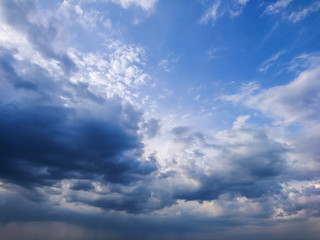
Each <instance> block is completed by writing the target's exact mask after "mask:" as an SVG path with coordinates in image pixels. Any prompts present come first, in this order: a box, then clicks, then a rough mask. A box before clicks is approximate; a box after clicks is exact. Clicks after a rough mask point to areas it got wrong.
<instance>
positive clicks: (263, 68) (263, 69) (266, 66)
mask: <svg viewBox="0 0 320 240" xmlns="http://www.w3.org/2000/svg"><path fill="white" fill-rule="evenodd" d="M284 53H285V51H284V50H282V51H280V52H278V53H276V54H274V55H273V56H272V57H270V58H268V59H267V60H265V61H264V62H263V63H262V64H261V65H260V67H259V68H258V71H260V72H266V71H268V69H269V68H270V67H271V66H272V65H273V64H274V63H275V61H277V60H278V58H279V57H280V56H281V55H283V54H284Z"/></svg>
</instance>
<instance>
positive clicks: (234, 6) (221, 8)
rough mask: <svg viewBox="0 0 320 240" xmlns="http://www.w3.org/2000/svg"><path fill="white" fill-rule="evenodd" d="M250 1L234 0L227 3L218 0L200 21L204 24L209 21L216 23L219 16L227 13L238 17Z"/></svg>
mask: <svg viewBox="0 0 320 240" xmlns="http://www.w3.org/2000/svg"><path fill="white" fill-rule="evenodd" d="M248 2H249V0H237V1H232V2H230V3H228V4H225V2H221V1H220V0H217V1H216V2H215V3H214V4H213V5H212V6H211V7H210V8H209V9H207V11H206V12H205V13H204V14H203V16H202V17H201V19H200V23H202V24H206V23H208V22H212V23H214V22H215V21H216V20H217V19H218V18H220V17H222V16H224V15H225V14H228V15H229V16H230V17H237V16H239V15H240V14H241V13H242V11H243V8H244V7H245V6H246V4H247V3H248Z"/></svg>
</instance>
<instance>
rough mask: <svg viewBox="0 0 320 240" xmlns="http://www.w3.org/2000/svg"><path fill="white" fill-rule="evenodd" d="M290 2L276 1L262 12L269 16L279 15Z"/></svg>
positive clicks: (290, 0)
mask: <svg viewBox="0 0 320 240" xmlns="http://www.w3.org/2000/svg"><path fill="white" fill-rule="evenodd" d="M291 2H292V0H278V1H276V2H275V3H273V4H270V5H268V7H267V8H266V9H265V10H264V13H266V14H269V15H271V14H276V13H280V11H282V10H283V9H285V8H286V7H287V6H288V5H289V4H290V3H291Z"/></svg>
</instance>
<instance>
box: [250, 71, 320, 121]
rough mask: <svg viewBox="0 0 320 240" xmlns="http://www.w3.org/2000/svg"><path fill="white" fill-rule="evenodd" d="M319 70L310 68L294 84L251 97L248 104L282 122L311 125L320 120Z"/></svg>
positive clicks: (274, 88)
mask: <svg viewBox="0 0 320 240" xmlns="http://www.w3.org/2000/svg"><path fill="white" fill-rule="evenodd" d="M319 76H320V67H319V66H318V67H315V68H313V69H308V70H306V71H304V72H302V73H300V74H299V76H298V77H297V78H296V79H295V80H294V81H292V82H291V83H289V84H287V85H284V86H277V87H273V88H270V89H268V90H265V91H263V92H261V93H260V94H257V95H254V96H252V97H250V98H249V99H248V100H247V101H246V105H247V106H249V107H251V108H254V109H258V110H260V111H261V112H263V113H264V114H265V115H268V116H271V117H273V118H275V119H277V120H278V122H279V123H283V124H292V123H311V122H318V120H319V117H320V115H319V111H318V110H317V109H319V107H320V105H319V91H320V85H319Z"/></svg>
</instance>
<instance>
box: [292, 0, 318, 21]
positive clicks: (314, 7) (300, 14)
mask: <svg viewBox="0 0 320 240" xmlns="http://www.w3.org/2000/svg"><path fill="white" fill-rule="evenodd" d="M319 9H320V2H315V3H313V4H311V5H309V6H307V7H305V8H304V9H303V10H300V11H297V12H292V13H290V15H289V16H288V17H287V18H288V19H289V20H290V21H291V22H293V23H296V22H299V21H301V20H302V19H304V18H305V17H307V16H308V15H309V14H310V13H312V12H317V11H319Z"/></svg>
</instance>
